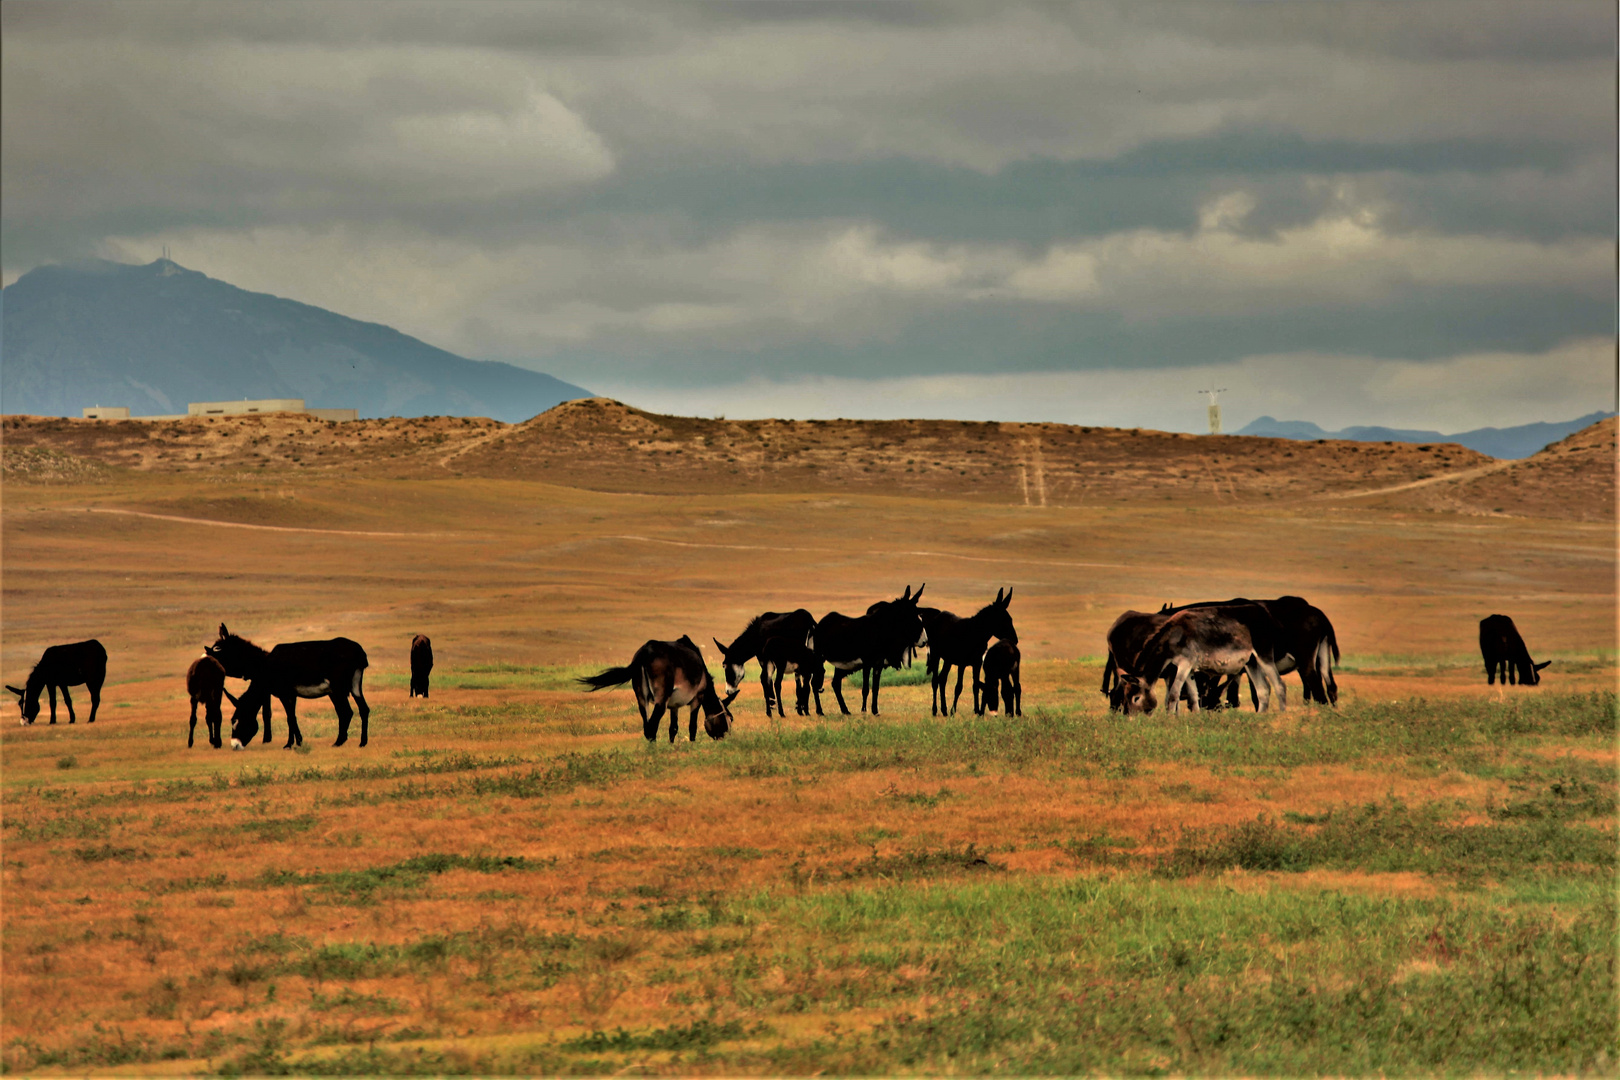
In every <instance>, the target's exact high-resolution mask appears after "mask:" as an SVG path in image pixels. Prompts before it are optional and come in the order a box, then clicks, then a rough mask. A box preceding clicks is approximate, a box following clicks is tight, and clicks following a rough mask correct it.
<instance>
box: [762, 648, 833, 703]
mask: <svg viewBox="0 0 1620 1080" xmlns="http://www.w3.org/2000/svg"><path fill="white" fill-rule="evenodd" d="M759 666H760V669H761V672H760V681H761V682H764V681H765V680H767V679H768V680H769V681H770V693H768V694H767V695H766V698H765V715H766V716H770V715H771V709H770V702H771V698H772V697H775V699H776V712H777V715H779V716H786V715H787V713H786V712H785V711H784V710H783V708H782V676H783V675H784V674H786V673H787V672H789V671H791V672H793V683H794V695H793V696H794V711H795V712H797V713H798V714H799V715H800V716H809V715H810V695H811V694H812V693H814V694H815V698H816V715H817V716H825V715H826V713H824V712H822V711H821V688H822V687H823V686H825V685H826V683H827V664H826V662H825V661H824V660H822V659H821V657H819V656H817V655H816V652H815V650H814V649H812V648H810V646H808V645H806V644H805V641H804V638H802V637H798V636H796V635H794V634H776V635H772V636H771V637H768V638H766V639H765V644H763V645H761V646H760V647H759Z"/></svg>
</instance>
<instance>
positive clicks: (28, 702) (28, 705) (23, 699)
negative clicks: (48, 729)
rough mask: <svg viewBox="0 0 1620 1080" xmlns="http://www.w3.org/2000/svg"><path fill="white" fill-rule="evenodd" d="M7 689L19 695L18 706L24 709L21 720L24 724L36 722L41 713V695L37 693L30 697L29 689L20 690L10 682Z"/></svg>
mask: <svg viewBox="0 0 1620 1080" xmlns="http://www.w3.org/2000/svg"><path fill="white" fill-rule="evenodd" d="M6 689H7V690H10V691H11V692H12V693H13V694H16V695H17V708H18V709H20V710H21V711H22V721H21V722H22V723H24V724H32V723H33V722H34V718H35V717H37V716H38V715H39V695H38V694H35V695H34V696H33V697H32V698H31V699H30V697H29V696H28V691H27V690H19V689H17V688H16V687H15V686H11V685H9V684H8V685H7V686H6Z"/></svg>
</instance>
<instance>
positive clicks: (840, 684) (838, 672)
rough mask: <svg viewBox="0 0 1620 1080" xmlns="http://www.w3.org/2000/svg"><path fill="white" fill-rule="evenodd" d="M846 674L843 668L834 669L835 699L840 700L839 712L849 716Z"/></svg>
mask: <svg viewBox="0 0 1620 1080" xmlns="http://www.w3.org/2000/svg"><path fill="white" fill-rule="evenodd" d="M844 674H845V672H844V670H843V669H842V668H833V697H835V698H837V699H838V710H839V711H840V712H842V713H843V714H844V715H845V716H848V715H849V705H848V704H847V703H846V702H845V701H844Z"/></svg>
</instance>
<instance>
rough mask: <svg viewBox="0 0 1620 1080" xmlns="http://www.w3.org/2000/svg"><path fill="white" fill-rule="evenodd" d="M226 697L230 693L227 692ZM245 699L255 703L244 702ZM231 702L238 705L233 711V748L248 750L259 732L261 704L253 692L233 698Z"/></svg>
mask: <svg viewBox="0 0 1620 1080" xmlns="http://www.w3.org/2000/svg"><path fill="white" fill-rule="evenodd" d="M226 697H230V695H229V694H227V695H226ZM245 701H252V702H254V704H252V705H246V704H243V703H244V702H245ZM231 704H232V705H234V706H235V707H236V709H235V711H234V712H232V713H231V749H232V750H246V749H247V748H248V747H249V746H250V745H252V743H253V739H254V736H256V735H258V734H259V704H258V702H257V699H256V698H254V696H253V695H252V694H243V695H242V696H241V697H240V698H231Z"/></svg>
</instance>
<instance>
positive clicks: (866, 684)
mask: <svg viewBox="0 0 1620 1080" xmlns="http://www.w3.org/2000/svg"><path fill="white" fill-rule="evenodd" d="M871 693H872V669H871V668H869V667H863V668H861V712H865V711H866V700H867V698H868V697H870V696H871Z"/></svg>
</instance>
